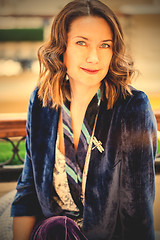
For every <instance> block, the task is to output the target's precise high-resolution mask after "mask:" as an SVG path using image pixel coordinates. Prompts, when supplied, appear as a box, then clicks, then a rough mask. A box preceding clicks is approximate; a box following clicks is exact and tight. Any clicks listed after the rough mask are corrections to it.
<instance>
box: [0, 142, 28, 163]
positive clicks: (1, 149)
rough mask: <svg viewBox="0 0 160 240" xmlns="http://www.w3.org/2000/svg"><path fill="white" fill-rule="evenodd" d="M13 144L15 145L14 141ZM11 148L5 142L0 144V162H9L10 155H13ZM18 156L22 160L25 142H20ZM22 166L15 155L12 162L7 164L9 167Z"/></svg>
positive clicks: (8, 143)
mask: <svg viewBox="0 0 160 240" xmlns="http://www.w3.org/2000/svg"><path fill="white" fill-rule="evenodd" d="M14 144H15V145H16V144H17V142H16V141H14ZM12 149H13V146H12V144H11V143H10V142H5V141H1V142H0V162H1V163H2V162H6V161H7V160H9V159H10V158H11V157H12V155H13V151H12ZM18 149H19V152H18V153H19V156H20V157H21V158H22V159H24V157H25V141H21V142H20V144H19V147H18ZM21 164H23V163H22V162H21V161H20V160H19V159H18V157H17V155H15V157H14V159H13V160H12V162H11V163H9V165H21Z"/></svg>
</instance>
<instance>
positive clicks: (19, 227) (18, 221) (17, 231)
mask: <svg viewBox="0 0 160 240" xmlns="http://www.w3.org/2000/svg"><path fill="white" fill-rule="evenodd" d="M35 222H36V218H35V217H14V218H13V240H29V239H30V236H31V232H32V229H33V227H34V225H35Z"/></svg>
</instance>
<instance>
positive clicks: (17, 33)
mask: <svg viewBox="0 0 160 240" xmlns="http://www.w3.org/2000/svg"><path fill="white" fill-rule="evenodd" d="M43 35H44V29H43V28H17V29H0V42H7V41H9V42H13V41H16V42H17V41H18V42H19V41H33V42H34V41H43V39H44V38H43Z"/></svg>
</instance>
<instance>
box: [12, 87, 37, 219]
mask: <svg viewBox="0 0 160 240" xmlns="http://www.w3.org/2000/svg"><path fill="white" fill-rule="evenodd" d="M35 94H36V91H34V92H33V93H32V95H31V98H30V102H29V108H28V117H27V124H26V131H27V136H26V154H25V163H24V168H23V171H22V173H21V175H20V177H19V179H18V183H17V188H16V189H17V193H16V196H15V199H14V201H13V203H12V206H11V216H12V217H15V216H38V215H41V208H40V205H39V202H38V199H37V195H36V191H35V186H34V178H33V169H32V161H31V159H32V153H31V151H30V146H31V141H30V134H31V121H32V120H31V119H32V106H33V102H34V97H35Z"/></svg>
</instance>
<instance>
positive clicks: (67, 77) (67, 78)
mask: <svg viewBox="0 0 160 240" xmlns="http://www.w3.org/2000/svg"><path fill="white" fill-rule="evenodd" d="M68 80H69V76H68V74H67V73H66V81H68Z"/></svg>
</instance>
